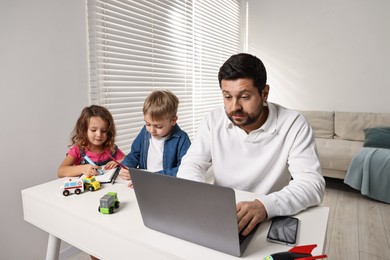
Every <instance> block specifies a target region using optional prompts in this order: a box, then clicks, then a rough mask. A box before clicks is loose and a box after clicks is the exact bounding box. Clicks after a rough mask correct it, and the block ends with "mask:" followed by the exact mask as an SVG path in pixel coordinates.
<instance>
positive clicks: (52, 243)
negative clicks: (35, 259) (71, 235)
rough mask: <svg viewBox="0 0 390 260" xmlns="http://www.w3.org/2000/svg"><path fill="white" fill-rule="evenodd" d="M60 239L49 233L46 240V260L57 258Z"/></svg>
mask: <svg viewBox="0 0 390 260" xmlns="http://www.w3.org/2000/svg"><path fill="white" fill-rule="evenodd" d="M60 246H61V239H59V238H58V237H55V236H54V235H52V234H49V241H48V242H47V251H46V260H58V256H59V254H60Z"/></svg>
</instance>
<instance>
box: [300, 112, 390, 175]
mask: <svg viewBox="0 0 390 260" xmlns="http://www.w3.org/2000/svg"><path fill="white" fill-rule="evenodd" d="M299 112H301V113H302V115H303V116H304V117H305V118H306V120H307V121H308V122H309V124H310V125H311V127H312V129H313V132H314V137H315V142H316V145H317V150H318V155H319V159H320V163H321V168H322V174H323V175H324V176H325V177H331V178H338V179H344V178H345V175H346V173H347V170H348V167H349V165H350V163H351V161H352V159H353V158H354V156H355V155H357V154H358V153H359V151H360V150H361V149H362V147H363V146H366V147H367V146H368V147H370V146H372V147H380V145H379V146H378V145H376V144H371V143H370V142H369V141H368V139H367V138H368V137H370V140H371V136H375V134H376V133H375V131H376V130H377V129H379V128H382V127H387V128H388V127H390V113H368V112H338V111H299ZM371 130H372V131H371ZM369 134H370V136H369ZM389 140H390V139H389ZM389 140H387V139H386V140H385V141H386V142H388V141H389ZM382 141H384V140H383V139H382ZM379 143H381V141H379Z"/></svg>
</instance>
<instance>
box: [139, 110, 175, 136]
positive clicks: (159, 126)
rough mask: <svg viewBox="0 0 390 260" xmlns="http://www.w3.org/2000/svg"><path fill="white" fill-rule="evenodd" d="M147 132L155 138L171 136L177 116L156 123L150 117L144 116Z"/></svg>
mask: <svg viewBox="0 0 390 260" xmlns="http://www.w3.org/2000/svg"><path fill="white" fill-rule="evenodd" d="M144 120H145V126H146V130H147V131H148V132H149V134H151V135H152V136H153V137H155V138H161V137H165V136H168V135H170V134H171V132H172V129H173V127H174V126H175V124H176V120H177V116H175V117H174V118H172V119H163V120H157V121H154V120H152V118H151V117H150V116H149V115H144Z"/></svg>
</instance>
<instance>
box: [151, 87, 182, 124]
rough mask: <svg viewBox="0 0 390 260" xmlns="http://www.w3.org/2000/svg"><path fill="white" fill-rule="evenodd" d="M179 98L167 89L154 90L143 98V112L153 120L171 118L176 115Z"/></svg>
mask: <svg viewBox="0 0 390 260" xmlns="http://www.w3.org/2000/svg"><path fill="white" fill-rule="evenodd" d="M178 107H179V99H178V98H177V97H176V95H175V94H173V93H172V92H171V91H169V90H155V91H153V92H152V93H150V94H149V96H148V97H147V98H146V99H145V102H144V108H143V113H144V115H149V116H150V117H151V118H152V119H153V120H164V119H169V120H170V119H173V118H174V117H175V116H176V115H177V108H178Z"/></svg>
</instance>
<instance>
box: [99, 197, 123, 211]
mask: <svg viewBox="0 0 390 260" xmlns="http://www.w3.org/2000/svg"><path fill="white" fill-rule="evenodd" d="M117 208H119V201H118V195H117V193H116V192H108V193H107V194H106V195H104V196H103V197H102V198H101V199H100V206H99V208H98V210H99V212H101V213H103V214H112V213H114V211H115V209H117Z"/></svg>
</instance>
